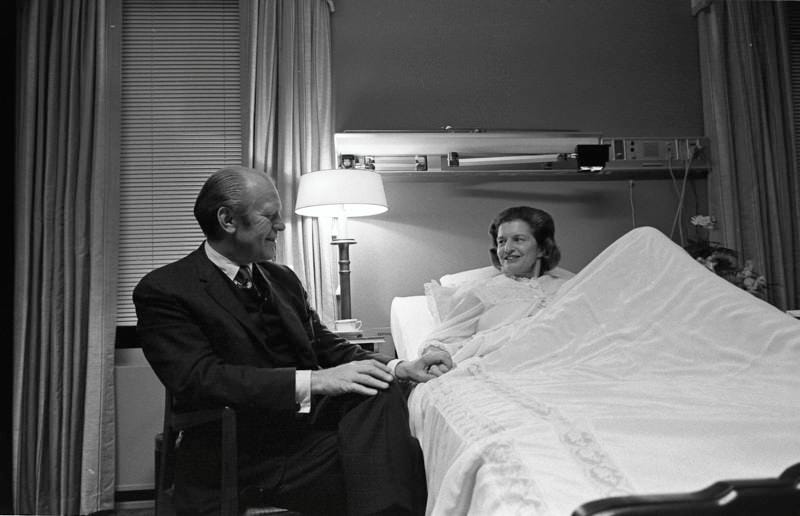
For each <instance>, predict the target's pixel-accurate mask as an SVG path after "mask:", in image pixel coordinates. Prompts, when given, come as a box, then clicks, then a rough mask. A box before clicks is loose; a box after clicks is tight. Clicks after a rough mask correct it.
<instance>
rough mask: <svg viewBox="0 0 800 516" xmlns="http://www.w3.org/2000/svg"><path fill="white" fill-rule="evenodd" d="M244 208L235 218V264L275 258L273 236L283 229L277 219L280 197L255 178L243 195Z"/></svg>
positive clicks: (278, 218)
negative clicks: (236, 260) (236, 262)
mask: <svg viewBox="0 0 800 516" xmlns="http://www.w3.org/2000/svg"><path fill="white" fill-rule="evenodd" d="M247 198H248V200H249V201H250V202H249V206H248V208H247V211H246V212H245V213H244V214H243V215H242V216H240V217H237V219H238V220H237V226H236V232H235V233H234V245H235V248H236V254H237V255H238V256H237V257H238V262H239V263H250V262H262V261H268V260H273V259H274V258H275V253H276V246H275V239H276V238H277V236H278V233H279V232H280V231H283V230H284V229H286V226H285V225H284V223H283V221H282V219H281V215H280V213H281V208H282V207H281V200H280V198H279V197H278V192H277V190H275V187H274V186H273V185H272V183H270V182H269V181H267V180H266V179H259V180H257V181H255V184H254V185H253V186H252V187H251V188H250V190H249V192H248V195H247Z"/></svg>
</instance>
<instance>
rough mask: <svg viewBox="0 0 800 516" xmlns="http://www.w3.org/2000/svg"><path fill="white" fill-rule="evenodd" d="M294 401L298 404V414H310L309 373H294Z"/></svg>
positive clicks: (307, 371)
mask: <svg viewBox="0 0 800 516" xmlns="http://www.w3.org/2000/svg"><path fill="white" fill-rule="evenodd" d="M294 401H295V402H296V403H299V404H300V410H298V412H299V413H300V414H308V413H309V412H311V371H309V370H304V371H295V372H294Z"/></svg>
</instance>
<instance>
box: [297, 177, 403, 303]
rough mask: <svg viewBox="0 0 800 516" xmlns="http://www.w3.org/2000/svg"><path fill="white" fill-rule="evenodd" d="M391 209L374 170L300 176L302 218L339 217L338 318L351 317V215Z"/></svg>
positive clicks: (336, 237) (335, 242) (334, 242)
mask: <svg viewBox="0 0 800 516" xmlns="http://www.w3.org/2000/svg"><path fill="white" fill-rule="evenodd" d="M386 210H388V207H387V205H386V193H385V192H384V190H383V180H382V179H381V176H380V174H378V173H377V172H374V171H372V170H364V169H356V168H340V169H335V170H320V171H317V172H310V173H308V174H303V175H302V176H300V186H299V188H298V191H297V203H296V204H295V209H294V211H295V213H297V214H298V215H301V216H303V217H331V218H336V219H337V223H338V226H337V230H336V233H335V234H334V236H333V239H332V241H331V245H335V246H338V248H339V292H340V304H339V318H340V319H349V318H350V250H349V248H350V246H351V245H352V244H355V243H356V241H355V240H354V239H352V238H348V236H347V218H348V217H366V216H369V215H377V214H379V213H383V212H385V211H386Z"/></svg>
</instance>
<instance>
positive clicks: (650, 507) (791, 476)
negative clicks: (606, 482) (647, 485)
mask: <svg viewBox="0 0 800 516" xmlns="http://www.w3.org/2000/svg"><path fill="white" fill-rule="evenodd" d="M572 514H573V516H678V515H681V516H683V515H692V516H751V515H755V514H768V515H770V516H800V463H797V464H795V465H794V466H791V467H789V468H788V469H786V471H784V472H783V473H782V474H781V476H780V477H778V478H759V479H745V480H723V481H720V482H715V483H714V484H712V485H711V486H709V487H707V488H705V489H702V490H700V491H695V492H691V493H677V494H657V495H635V496H615V497H610V498H603V499H600V500H593V501H591V502H588V503H585V504H583V505H581V506H580V507H578V508H577V509H576V510H575V512H573V513H572Z"/></svg>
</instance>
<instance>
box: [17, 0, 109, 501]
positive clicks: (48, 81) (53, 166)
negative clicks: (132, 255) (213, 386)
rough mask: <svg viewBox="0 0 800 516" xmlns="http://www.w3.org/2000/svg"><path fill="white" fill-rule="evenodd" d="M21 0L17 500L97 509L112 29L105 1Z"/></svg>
mask: <svg viewBox="0 0 800 516" xmlns="http://www.w3.org/2000/svg"><path fill="white" fill-rule="evenodd" d="M17 4H18V8H17V9H18V11H17V22H18V26H17V34H18V47H17V52H18V54H17V58H18V61H17V63H18V64H17V71H16V72H17V73H16V80H17V82H16V90H15V94H16V113H15V117H16V120H15V121H16V129H17V130H16V142H15V145H16V156H15V161H16V162H15V170H14V183H15V194H14V206H15V221H14V223H15V228H14V229H15V237H14V251H15V253H14V254H15V263H14V273H15V282H14V300H15V302H14V331H13V336H14V379H13V387H14V392H13V465H12V468H13V482H14V486H13V492H14V506H15V511H16V512H18V513H24V514H69V515H73V514H89V513H92V512H96V511H99V510H106V509H112V508H113V502H114V466H115V465H114V453H115V449H114V446H115V444H114V433H115V432H114V389H113V375H114V331H115V326H114V325H115V322H114V319H115V317H114V316H115V297H114V287H115V285H114V283H115V278H116V270H115V268H116V265H115V264H116V247H117V246H116V220H117V204H118V202H117V201H118V195H117V191H118V180H117V165H116V163H115V161H116V160H114V159H112V154H111V153H112V151H111V149H112V148H113V146H112V145H111V144H110V142H109V140H108V139H109V138H110V135H111V134H112V131H111V130H110V123H111V122H110V118H109V111H108V105H109V90H108V81H107V76H106V73H107V70H108V64H109V63H108V59H107V57H108V54H107V41H108V34H107V32H106V31H107V30H113V28H112V27H110V25H109V24H108V23H107V20H106V15H107V11H106V4H105V0H30V1H27V2H18V3H17Z"/></svg>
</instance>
